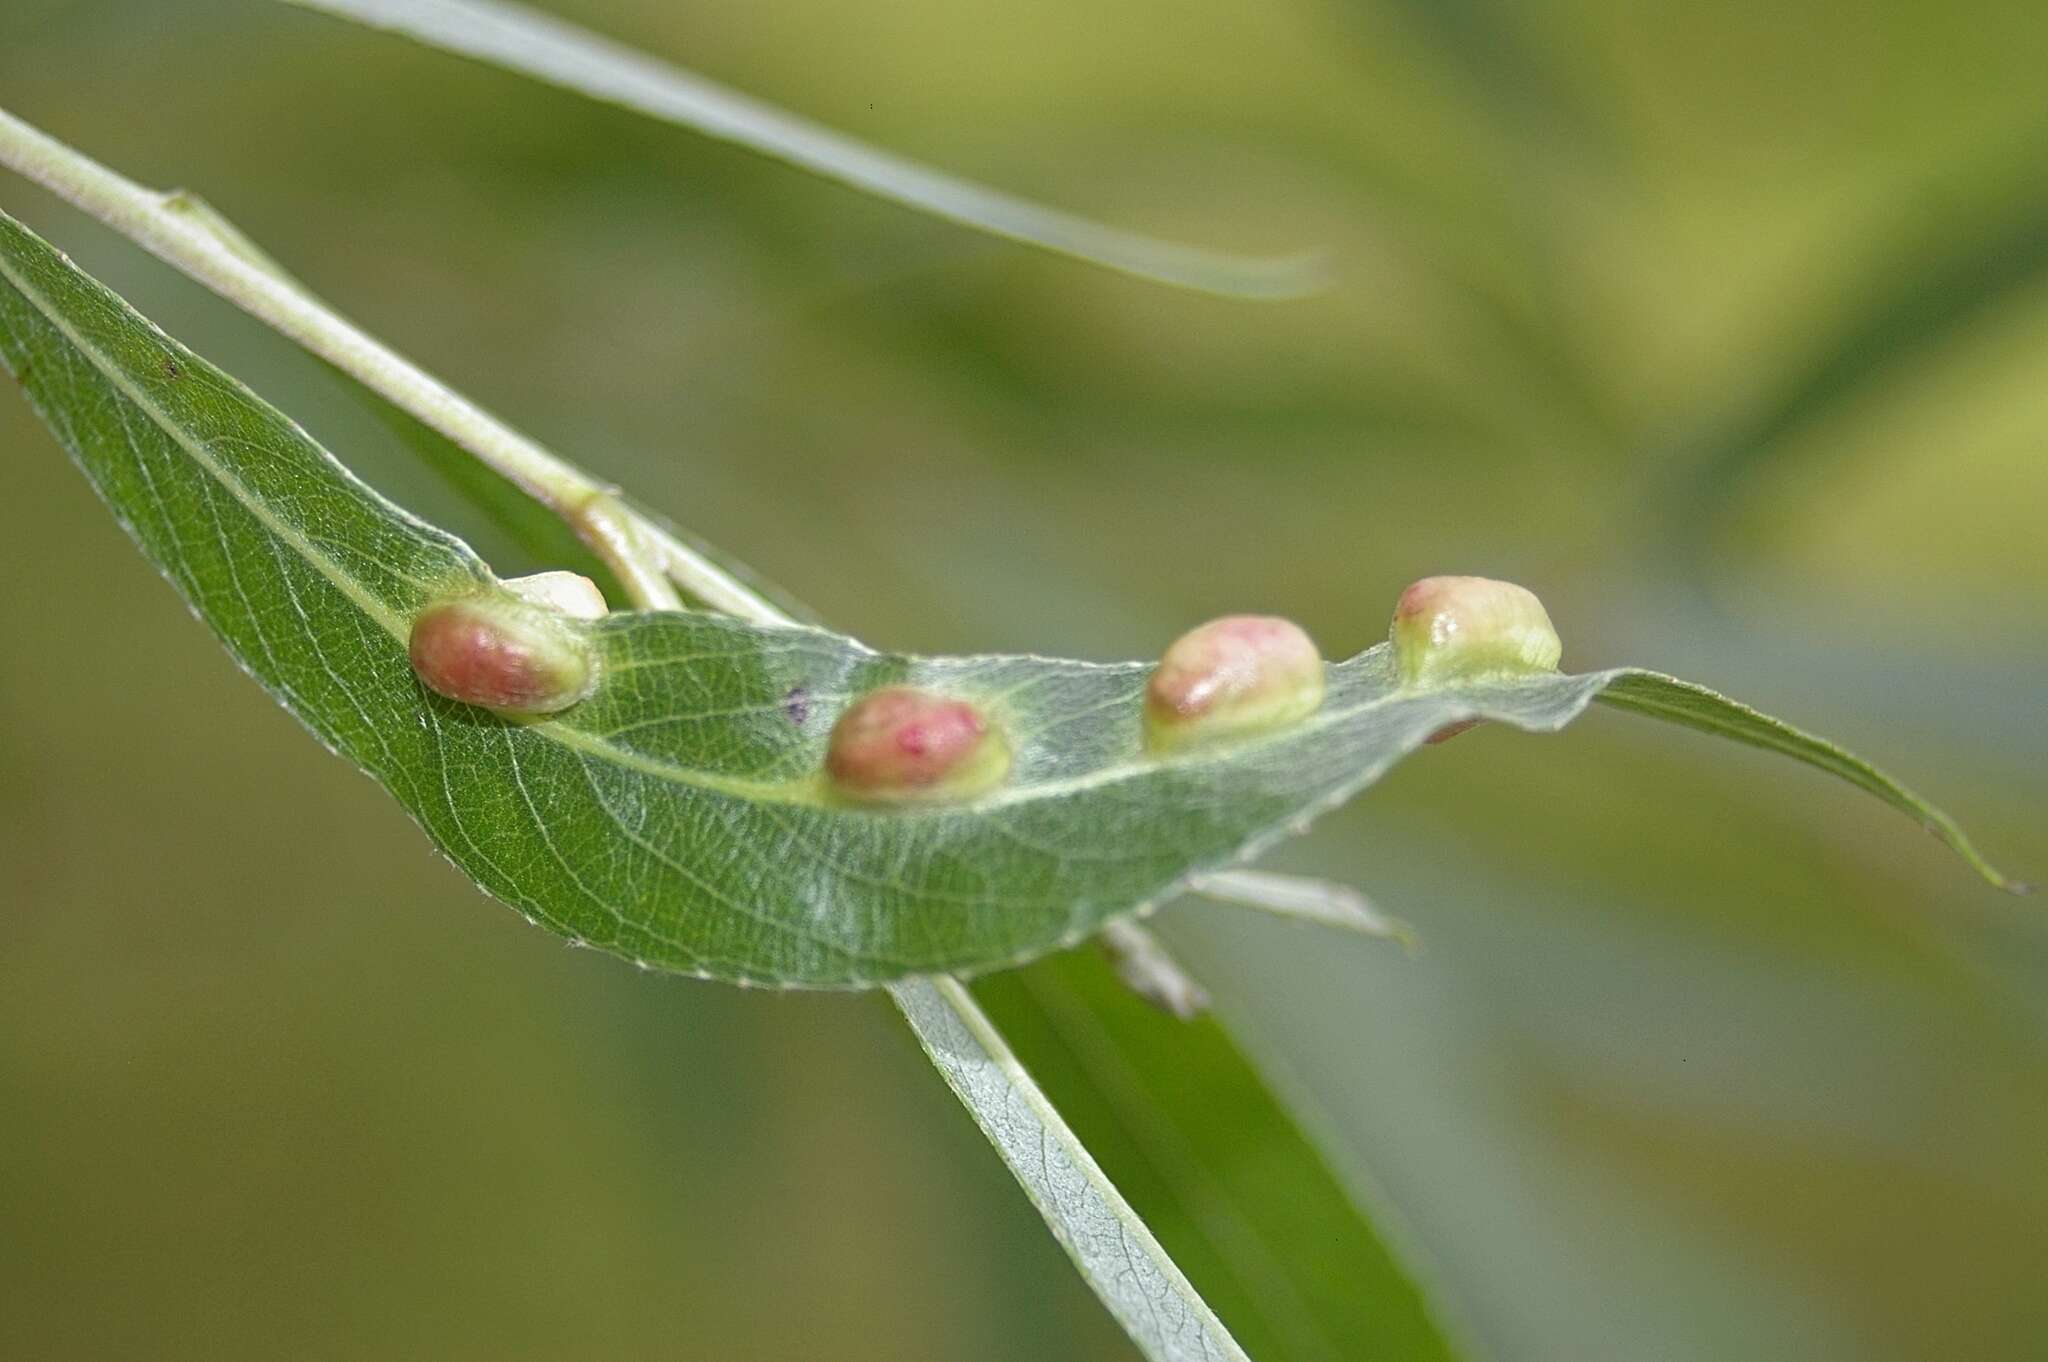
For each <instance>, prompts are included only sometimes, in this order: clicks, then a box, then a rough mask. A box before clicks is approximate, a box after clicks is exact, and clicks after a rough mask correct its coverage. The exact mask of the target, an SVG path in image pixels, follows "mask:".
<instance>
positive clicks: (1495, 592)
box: [1389, 577, 1564, 737]
mask: <svg viewBox="0 0 2048 1362" xmlns="http://www.w3.org/2000/svg"><path fill="white" fill-rule="evenodd" d="M1389 637H1390V638H1391V640H1392V641H1393V645H1394V657H1395V660H1396V662H1397V664H1398V665H1399V667H1400V669H1401V679H1402V680H1403V681H1405V682H1406V683H1407V684H1409V685H1411V686H1433V685H1439V684H1442V683H1444V682H1450V681H1473V680H1479V679H1482V678H1486V677H1500V676H1527V675H1530V674H1533V673H1537V672H1554V671H1556V670H1557V661H1558V658H1559V657H1561V656H1562V655H1563V653H1564V645H1563V644H1561V643H1560V642H1559V641H1558V637H1557V630H1556V628H1555V627H1554V626H1552V624H1551V623H1550V616H1549V614H1548V613H1547V612H1546V611H1545V610H1544V609H1543V602H1541V601H1539V600H1537V599H1536V596H1535V594H1534V593H1533V592H1531V591H1529V590H1528V589H1527V588H1526V587H1519V586H1516V585H1515V584H1514V583H1513V582H1496V581H1493V580H1491V579H1490V578H1486V577H1424V578H1423V579H1422V580H1421V581H1419V582H1416V583H1415V584H1414V585H1413V586H1410V587H1409V588H1408V589H1407V590H1406V591H1404V592H1402V593H1401V601H1400V604H1399V605H1397V606H1396V607H1395V608H1394V624H1393V628H1392V629H1391V630H1390V631H1389ZM1443 736H1446V737H1447V736H1449V734H1448V733H1446V734H1444V735H1443Z"/></svg>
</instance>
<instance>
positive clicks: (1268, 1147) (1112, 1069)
mask: <svg viewBox="0 0 2048 1362" xmlns="http://www.w3.org/2000/svg"><path fill="white" fill-rule="evenodd" d="M974 993H975V996H976V997H977V998H978V999H979V1000H980V1001H981V1003H982V1005H983V1006H984V1007H985V1008H986V1009H987V1010H988V1012H989V1014H990V1015H991V1016H992V1017H993V1018H994V1019H995V1021H996V1023H997V1024H998V1025H999V1026H1000V1027H1001V1029H1002V1032H1003V1034H1004V1035H1005V1036H1007V1037H1009V1040H1010V1043H1011V1045H1012V1046H1013V1047H1014V1048H1015V1049H1016V1051H1017V1053H1018V1055H1019V1056H1020V1057H1021V1058H1022V1059H1023V1060H1024V1062H1025V1065H1026V1066H1027V1067H1028V1068H1029V1069H1030V1071H1031V1072H1032V1073H1033V1074H1034V1075H1035V1076H1036V1077H1037V1079H1038V1081H1039V1083H1040V1084H1042V1085H1043V1086H1044V1088H1045V1091H1046V1094H1047V1095H1048V1096H1050V1097H1051V1098H1052V1099H1053V1102H1054V1103H1055V1104H1056V1105H1057V1106H1058V1107H1059V1109H1060V1111H1061V1112H1062V1113H1064V1114H1065V1116H1066V1118H1067V1120H1068V1122H1069V1123H1071V1124H1072V1126H1073V1127H1074V1131H1075V1133H1076V1134H1078V1135H1079V1136H1080V1137H1081V1138H1082V1140H1083V1141H1084V1142H1085V1143H1086V1145H1087V1146H1088V1148H1089V1149H1090V1150H1091V1151H1093V1153H1094V1155H1095V1157H1096V1158H1097V1159H1098V1160H1100V1161H1101V1163H1102V1166H1103V1167H1104V1169H1105V1170H1106V1171H1107V1172H1108V1173H1109V1175H1110V1177H1111V1178H1112V1179H1113V1180H1114V1182H1115V1183H1116V1185H1117V1186H1118V1187H1120V1188H1122V1189H1123V1191H1124V1194H1125V1195H1126V1196H1128V1197H1129V1198H1130V1200H1131V1203H1132V1204H1133V1205H1134V1206H1135V1207H1136V1208H1137V1210H1138V1211H1139V1212H1140V1213H1141V1214H1142V1215H1143V1216H1144V1219H1145V1223H1146V1224H1147V1225H1149V1226H1150V1227H1151V1228H1152V1231H1153V1233H1155V1234H1156V1235H1158V1237H1159V1240H1160V1242H1161V1243H1162V1244H1163V1245H1164V1246H1165V1248H1166V1249H1167V1251H1168V1252H1169V1253H1171V1254H1172V1255H1173V1260H1174V1261H1175V1262H1177V1263H1179V1264H1180V1265H1181V1266H1182V1268H1184V1269H1185V1270H1186V1271H1187V1273H1188V1275H1189V1276H1191V1277H1192V1278H1194V1280H1195V1281H1196V1282H1197V1283H1199V1284H1200V1286H1201V1288H1202V1294H1203V1296H1204V1297H1205V1298H1206V1299H1207V1300H1208V1302H1209V1303H1210V1305H1212V1306H1213V1307H1214V1308H1215V1309H1216V1311H1217V1312H1218V1313H1219V1314H1220V1315H1222V1316H1223V1318H1224V1319H1225V1320H1227V1321H1228V1322H1229V1324H1230V1327H1231V1331H1232V1333H1233V1334H1234V1335H1235V1336H1236V1337H1237V1339H1238V1341H1239V1342H1241V1343H1242V1344H1243V1345H1244V1347H1245V1350H1246V1351H1247V1352H1249V1353H1250V1354H1251V1355H1252V1356H1253V1357H1257V1358H1261V1359H1281V1358H1285V1359H1288V1362H1349V1359H1353V1358H1399V1359H1401V1360H1402V1362H1429V1360H1430V1359H1438V1358H1449V1357H1453V1356H1458V1355H1461V1354H1460V1353H1459V1351H1458V1350H1457V1349H1456V1348H1454V1347H1453V1346H1452V1344H1451V1342H1450V1341H1449V1339H1448V1338H1447V1337H1446V1330H1445V1328H1444V1327H1443V1325H1441V1324H1440V1323H1439V1321H1438V1319H1437V1318H1435V1317H1434V1316H1433V1314H1432V1311H1431V1309H1430V1306H1429V1305H1428V1303H1426V1302H1425V1300H1424V1299H1423V1296H1422V1295H1421V1293H1420V1292H1418V1290H1417V1287H1416V1283H1415V1282H1414V1281H1413V1280H1411V1279H1410V1277H1409V1276H1408V1274H1407V1273H1406V1272H1404V1271H1403V1270H1402V1268H1401V1266H1400V1265H1399V1264H1398V1263H1397V1262H1396V1260H1395V1256H1394V1254H1393V1252H1392V1251H1391V1250H1390V1246H1389V1245H1388V1244H1386V1243H1385V1242H1383V1241H1382V1238H1381V1236H1380V1235H1379V1234H1378V1233H1376V1232H1375V1231H1374V1229H1373V1227H1372V1225H1371V1223H1369V1222H1368V1221H1367V1219H1366V1218H1365V1217H1364V1216H1362V1215H1361V1214H1360V1213H1359V1210H1358V1209H1357V1208H1356V1207H1355V1206H1354V1205H1353V1203H1352V1201H1351V1198H1350V1196H1349V1194H1348V1193H1347V1192H1346V1190H1345V1188H1344V1187H1343V1185H1342V1184H1341V1183H1340V1182H1339V1181H1338V1180H1337V1178H1336V1177H1335V1175H1334V1174H1333V1173H1332V1172H1331V1171H1330V1169H1329V1167H1328V1165H1327V1164H1325V1163H1324V1161H1323V1159H1322V1157H1321V1156H1320V1155H1319V1154H1317V1152H1316V1151H1315V1149H1314V1147H1313V1146H1311V1145H1310V1144H1309V1143H1308V1141H1307V1139H1306V1138H1305V1137H1304V1136H1303V1134H1302V1132H1301V1130H1300V1128H1299V1127H1298V1126H1297V1125H1296V1123H1295V1122H1294V1120H1293V1118H1291V1117H1290V1116H1289V1115H1288V1113H1287V1112H1286V1110H1285V1109H1283V1108H1282V1107H1281V1106H1280V1104H1279V1102H1278V1101H1277V1100H1276V1099H1275V1098H1274V1097H1273V1095H1272V1094H1271V1092H1269V1091H1268V1090H1267V1088H1266V1086H1265V1084H1264V1083H1263V1082H1262V1081H1261V1079H1260V1078H1259V1076H1258V1073H1257V1072H1256V1071H1255V1070H1254V1069H1253V1068H1252V1067H1251V1065H1250V1063H1249V1062H1248V1061H1247V1060H1246V1059H1245V1057H1244V1054H1243V1053H1242V1052H1241V1051H1240V1050H1239V1049H1238V1047H1237V1045H1236V1043H1235V1042H1234V1041H1232V1040H1231V1038H1230V1035H1229V1033H1228V1032H1226V1031H1225V1030H1224V1029H1223V1027H1222V1026H1221V1025H1220V1024H1218V1023H1217V1022H1216V1021H1215V1020H1214V1019H1213V1018H1210V1017H1203V1018H1200V1019H1198V1020H1196V1021H1193V1022H1181V1021H1178V1020H1176V1019H1174V1018H1172V1017H1169V1016H1167V1015H1166V1014H1165V1013H1163V1012H1161V1011H1159V1010H1158V1009H1156V1008H1153V1007H1149V1006H1147V1005H1146V1004H1144V1003H1142V1002H1140V1001H1139V1000H1138V998H1137V996H1136V995H1135V994H1133V993H1132V992H1131V991H1130V990H1129V989H1127V988H1125V987H1124V986H1123V985H1122V984H1120V983H1119V982H1118V980H1117V978H1116V976H1115V974H1114V973H1113V972H1112V971H1111V969H1110V968H1109V967H1108V965H1107V964H1105V963H1104V961H1103V960H1102V959H1101V957H1100V956H1099V955H1098V954H1096V953H1095V952H1092V951H1073V952H1068V953H1067V954H1064V955H1058V956H1054V957H1052V958H1051V959H1048V960H1042V961H1039V962H1037V963H1035V964H1033V965H1031V966H1030V967H1028V968H1026V969H1022V970H1012V971H1009V972H1007V973H1003V974H998V975H992V976H990V977H989V978H986V979H982V980H979V981H977V982H976V983H975V985H974Z"/></svg>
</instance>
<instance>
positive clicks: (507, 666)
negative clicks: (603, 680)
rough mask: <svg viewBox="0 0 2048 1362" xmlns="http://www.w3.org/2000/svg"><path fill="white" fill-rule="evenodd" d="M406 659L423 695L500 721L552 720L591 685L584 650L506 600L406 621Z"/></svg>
mask: <svg viewBox="0 0 2048 1362" xmlns="http://www.w3.org/2000/svg"><path fill="white" fill-rule="evenodd" d="M406 652H407V655H408V656H409V657H410V658H411V660H412V669H413V674H414V675H416V676H418V677H419V679H420V683H421V684H422V685H424V686H426V688H427V689H428V690H431V691H433V692H434V693H436V694H437V695H445V696H447V697H448V698H449V699H451V700H460V701H461V702H462V703H464V704H466V705H481V706H482V707H484V708H485V709H491V710H496V711H498V712H499V713H502V714H553V713H555V712H557V711H559V710H564V709H567V708H568V707H569V706H571V705H573V704H575V703H576V702H577V701H579V700H581V699H583V698H584V697H585V696H587V695H589V694H590V692H591V691H592V690H593V689H595V687H596V684H597V668H596V665H595V663H594V661H593V660H592V657H591V651H590V647H589V645H588V643H587V642H585V641H584V640H583V639H581V638H579V637H577V636H576V635H575V634H573V633H572V632H571V631H570V630H569V629H568V628H566V627H564V621H563V620H562V618H561V617H560V616H559V615H557V614H555V613H554V612H552V611H548V610H542V609H537V608H535V607H533V606H529V605H524V604H522V603H520V602H518V601H514V600H504V599H495V598H490V597H469V598H465V599H462V600H454V601H443V602H441V603H440V604H438V605H431V606H428V607H427V608H426V609H425V610H423V611H421V612H420V614H419V616H418V618H416V619H414V620H413V625H412V637H411V639H410V640H409V642H408V644H407V648H406Z"/></svg>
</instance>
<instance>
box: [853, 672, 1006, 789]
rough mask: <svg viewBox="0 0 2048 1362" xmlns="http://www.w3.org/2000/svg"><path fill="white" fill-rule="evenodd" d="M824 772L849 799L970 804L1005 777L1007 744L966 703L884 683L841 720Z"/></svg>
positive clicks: (856, 703) (908, 687)
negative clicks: (967, 800)
mask: <svg viewBox="0 0 2048 1362" xmlns="http://www.w3.org/2000/svg"><path fill="white" fill-rule="evenodd" d="M825 773H826V775H827V776H828V777H829V778H830V779H831V782H832V786H833V788H834V789H835V790H837V791H838V792H839V793H840V794H842V795H845V796H846V797H848V798H850V799H857V800H862V801H866V802H871V803H882V804H908V803H945V802H950V801H954V800H962V799H970V798H972V797H973V796H975V795H978V794H981V793H983V792H984V791H986V790H990V789H993V788H994V787H995V786H997V785H1000V784H1001V783H1002V782H1003V779H1004V778H1005V777H1006V776H1008V775H1009V773H1010V744H1009V741H1008V740H1007V739H1006V738H1005V737H1004V736H1003V733H1002V730H1001V729H999V728H997V727H996V726H995V725H993V724H991V723H990V722H989V721H988V718H987V716H985V715H984V714H983V713H982V712H981V709H980V708H979V707H978V706H977V705H975V704H973V703H972V702H971V701H967V700H961V699H957V698H955V697H952V696H946V695H937V694H934V693H932V692H931V691H925V690H919V689H917V688H916V687H914V686H885V687H883V688H882V689H880V690H877V691H872V692H870V693H869V694H867V695H864V696H862V697H861V698H860V699H859V700H857V701H855V702H854V703H853V704H852V705H851V706H849V707H848V708H847V710H846V712H845V713H844V714H842V715H840V716H839V722H838V723H836V724H834V725H833V726H832V737H831V739H830V741H829V743H828V744H827V746H826V749H825Z"/></svg>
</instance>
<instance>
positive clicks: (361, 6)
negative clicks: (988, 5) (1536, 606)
mask: <svg viewBox="0 0 2048 1362" xmlns="http://www.w3.org/2000/svg"><path fill="white" fill-rule="evenodd" d="M287 3H290V4H295V5H299V6H301V7H303V8H305V9H315V10H321V11H323V12H325V13H328V14H332V15H335V16H337V17H340V18H343V19H351V20H354V21H355V22H357V23H361V24H367V25H369V26H370V27H372V28H380V29H386V30H389V31H390V32H393V33H402V34H404V35H405V36H407V37H409V38H412V39H415V40H416V41H418V42H421V43H424V44H426V45H427V46H429V47H437V48H440V49H442V50H443V51H447V52H455V53H459V54H460V55H462V56H466V57H472V58H475V59H476V60H478V61H482V62H488V63H489V64H491V65H493V66H499V67H503V68H504V69H506V70H508V71H517V72H519V73H520V74H522V75H527V76H531V77H533V78H534V79H536V80H542V81H546V82H547V83H548V84H550V85H557V86H560V87H562V88H564V89H568V90H574V91H577V92H578V93H580V94H584V95H587V96H589V97H590V98H592V99H597V100H602V101H604V102H605V103H607V104H616V105H618V106H620V107H622V108H626V109H631V110H633V111H634V112H636V113H642V114H646V115H648V116H649V117H651V118H658V119H661V120H662V121H663V122H667V123H674V124H677V125H679V126H681V127H686V128H691V129H694V130H695V131H697V132H700V133H703V134H704V135H705V136H707V137H715V138H718V139H719V140H721V141H726V142H732V143H735V144H736V145H739V146H743V147H746V148H748V149H749V150H752V151H757V152H760V153H761V154H763V155H765V156H771V157H774V158H775V159H776V160H779V161H786V162H788V163H789V164H791V165H794V166H799V167H802V168H803V169H805V170H808V171H811V172H813V173H814V174H817V175H822V176H824V177H825V178H826V179H829V180H837V181H839V182H840V183H842V184H847V185H851V186H853V187H854V188H856V189H860V190H864V191H866V192H867V193H870V194H874V195H876V196H877V197H880V198H884V199H892V200H894V201H896V202H898V203H901V204H904V205H907V206H908V207H911V208H915V209H918V210H919V211H921V212H926V213H930V214H932V215H934V216H935V217H941V218H945V219H947V220H949V221H952V222H956V223H959V224H961V225H962V226H965V227H973V228H976V229H979V230H981V231H984V232H989V233H991V234H993V235H995V236H1000V237H1007V238H1009V239H1010V240H1012V241H1019V242H1023V243H1024V244H1026V245H1030V246H1037V247H1040V248H1042V249H1044V250H1048V251H1053V252H1056V253H1058V254H1060V255H1065V256H1071V257H1073V258H1074V259H1076V260H1085V261H1087V262H1089V263H1090V264H1095V265H1101V266H1104V267H1106V268H1108V269H1113V270H1119V271H1121V272H1123V273H1125V274H1130V275H1135V276H1137V277H1138V278H1141V279H1150V280H1153V281H1155V282H1157V283H1162V284H1172V285H1175V286H1177V287H1180V288H1190V289H1198V290H1201V291H1203V292H1208V293H1220V294H1228V295H1231V296H1235V297H1243V298H1298V297H1301V296H1303V295H1305V294H1310V293H1315V292H1319V291H1320V290H1321V289H1322V288H1323V287H1324V286H1325V283H1326V278H1325V269H1324V264H1323V261H1322V258H1321V257H1320V256H1317V255H1313V254H1303V255H1292V256H1283V257H1276V258H1270V259H1259V258H1253V257H1246V256H1237V255H1229V254H1225V253H1223V252H1219V251H1209V250H1203V249H1200V248H1198V247H1194V246H1183V245H1180V244H1178V243H1176V242H1171V241H1161V240H1159V239H1157V238H1155V237H1149V236H1144V235H1141V234H1139V233H1136V232H1127V231H1122V230H1120V229H1118V228H1115V227H1108V226H1104V225H1103V224H1101V223H1097V222H1091V221H1089V220H1088V219H1086V218H1082V217H1077V216H1075V215H1073V214H1071V213H1064V212H1061V211H1059V210H1058V209H1054V208H1047V207H1044V206H1042V205H1040V204H1036V203H1032V202H1030V201H1029V200H1026V199H1022V198H1019V197H1017V196H1016V195H1013V194H1006V193H1003V192H1002V191H1001V190H996V189H990V188H988V187H986V186H983V185H978V184H974V183H971V182H969V181H967V180H962V179H958V178H956V177H954V176H951V175H947V174H945V173H943V172H941V171H936V170H932V169H930V168H928V167H926V166H922V165H919V164H918V163H917V162H915V161H912V160H909V159H907V158H905V157H902V156H897V155H895V154H893V153H891V152H887V151H884V150H882V149H881V148H879V147H874V146H870V145H868V144H867V143H865V142H862V141H860V140H859V139H857V138H853V137H849V136H847V135H846V134H845V133H841V132H836V131H834V130H833V129H831V128H828V127H825V126H823V125H822V124H819V123H814V122H812V121H810V120H809V119H806V118H800V117H798V116H797V115H795V114H792V113H788V112H786V111H784V110H782V109H778V108H776V107H775V106H774V105H772V104H768V103H766V102H764V101H762V100H758V99H754V98H752V97H751V96H748V95H744V94H741V93H740V92H739V91H737V90H733V89H729V88H727V87H726V86H723V85H720V84H718V83H716V82H715V81H710V80H706V79H705V78H704V77H702V76H700V75H697V74H695V73H694V72H690V71H685V70H683V69H681V68H680V67H677V66H673V65H670V64H669V63H667V62H664V61H661V60H658V59H657V58H654V57H651V56H649V55H647V54H646V53H644V52H637V51H634V50H633V49H632V48H629V47H626V46H624V45H622V44H620V43H616V42H613V41H611V40H610V39H608V38H604V37H601V36H599V35H598V34H595V33H592V32H589V31H588V30H586V29H581V28H577V27H576V26H574V25H573V24H568V23H564V22H563V21H562V20H560V19H556V18H554V17H552V16H551V15H547V14H543V13H541V12H539V11H537V10H532V9H527V8H525V7H523V6H520V5H513V4H507V3H504V0H287Z"/></svg>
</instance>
